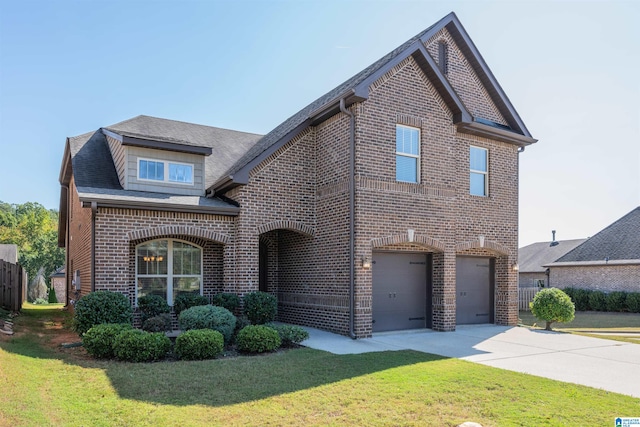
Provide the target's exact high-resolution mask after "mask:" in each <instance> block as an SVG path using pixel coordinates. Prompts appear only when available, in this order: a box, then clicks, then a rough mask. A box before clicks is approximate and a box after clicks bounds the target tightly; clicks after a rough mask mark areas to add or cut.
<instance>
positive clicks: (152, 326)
mask: <svg viewBox="0 0 640 427" xmlns="http://www.w3.org/2000/svg"><path fill="white" fill-rule="evenodd" d="M171 320H172V319H171V315H170V314H169V313H162V314H159V315H157V316H154V317H150V318H148V319H147V320H145V321H144V323H143V324H142V330H144V331H147V332H166V331H170V330H171Z"/></svg>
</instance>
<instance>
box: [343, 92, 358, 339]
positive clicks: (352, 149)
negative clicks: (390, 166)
mask: <svg viewBox="0 0 640 427" xmlns="http://www.w3.org/2000/svg"><path fill="white" fill-rule="evenodd" d="M340 111H342V112H343V113H344V114H346V115H347V116H349V127H350V129H349V158H350V159H349V160H350V163H349V336H350V337H351V338H352V339H356V333H355V331H354V323H355V271H354V266H353V264H354V262H355V253H354V252H355V211H356V202H355V199H356V182H355V181H356V180H355V174H356V124H355V120H356V119H355V116H354V115H353V113H352V112H351V111H349V110H347V108H346V107H345V103H344V98H341V99H340Z"/></svg>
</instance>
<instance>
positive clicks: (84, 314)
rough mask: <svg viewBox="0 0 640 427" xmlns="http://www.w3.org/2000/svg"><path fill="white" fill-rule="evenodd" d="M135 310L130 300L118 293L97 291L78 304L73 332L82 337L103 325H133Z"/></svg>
mask: <svg viewBox="0 0 640 427" xmlns="http://www.w3.org/2000/svg"><path fill="white" fill-rule="evenodd" d="M132 321H133V309H132V308H131V303H130V302H129V298H127V297H126V296H124V295H123V294H121V293H118V292H111V291H96V292H91V293H90V294H88V295H85V296H83V297H82V298H80V299H79V300H78V302H76V305H75V308H74V314H73V330H74V331H76V332H77V333H78V335H80V336H82V335H83V334H84V333H85V332H87V331H88V330H89V329H91V327H93V326H95V325H99V324H101V323H131V322H132Z"/></svg>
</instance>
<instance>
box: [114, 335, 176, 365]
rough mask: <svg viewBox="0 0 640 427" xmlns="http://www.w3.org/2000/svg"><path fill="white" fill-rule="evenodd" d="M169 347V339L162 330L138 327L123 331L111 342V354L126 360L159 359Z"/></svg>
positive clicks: (149, 360)
mask: <svg viewBox="0 0 640 427" xmlns="http://www.w3.org/2000/svg"><path fill="white" fill-rule="evenodd" d="M170 349H171V340H170V339H169V338H168V337H167V336H166V335H165V334H163V333H162V332H145V331H141V330H139V329H131V330H128V331H123V332H121V333H120V334H118V336H116V338H115V340H114V342H113V354H114V355H115V356H116V357H117V358H118V359H120V360H124V361H127V362H151V361H153V360H160V359H162V358H163V357H165V356H166V354H167V352H168V351H169V350H170Z"/></svg>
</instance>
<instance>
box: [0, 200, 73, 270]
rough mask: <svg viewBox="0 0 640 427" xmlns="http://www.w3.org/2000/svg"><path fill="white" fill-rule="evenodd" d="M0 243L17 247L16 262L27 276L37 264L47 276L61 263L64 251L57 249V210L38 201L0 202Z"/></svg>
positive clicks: (62, 262)
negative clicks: (48, 207)
mask: <svg viewBox="0 0 640 427" xmlns="http://www.w3.org/2000/svg"><path fill="white" fill-rule="evenodd" d="M0 243H7V244H15V245H17V246H18V262H20V264H21V265H22V266H23V267H24V268H25V269H26V270H27V273H28V274H29V277H35V276H36V274H37V272H38V270H39V269H40V268H41V267H42V268H43V269H44V273H45V275H47V276H48V275H49V274H51V273H53V272H54V271H55V269H56V268H57V267H59V266H61V265H63V264H64V250H63V249H61V248H58V211H56V210H53V209H51V210H49V209H47V208H45V207H44V206H42V205H41V204H39V203H35V202H27V203H24V204H21V205H10V204H9V203H5V202H2V201H0Z"/></svg>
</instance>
